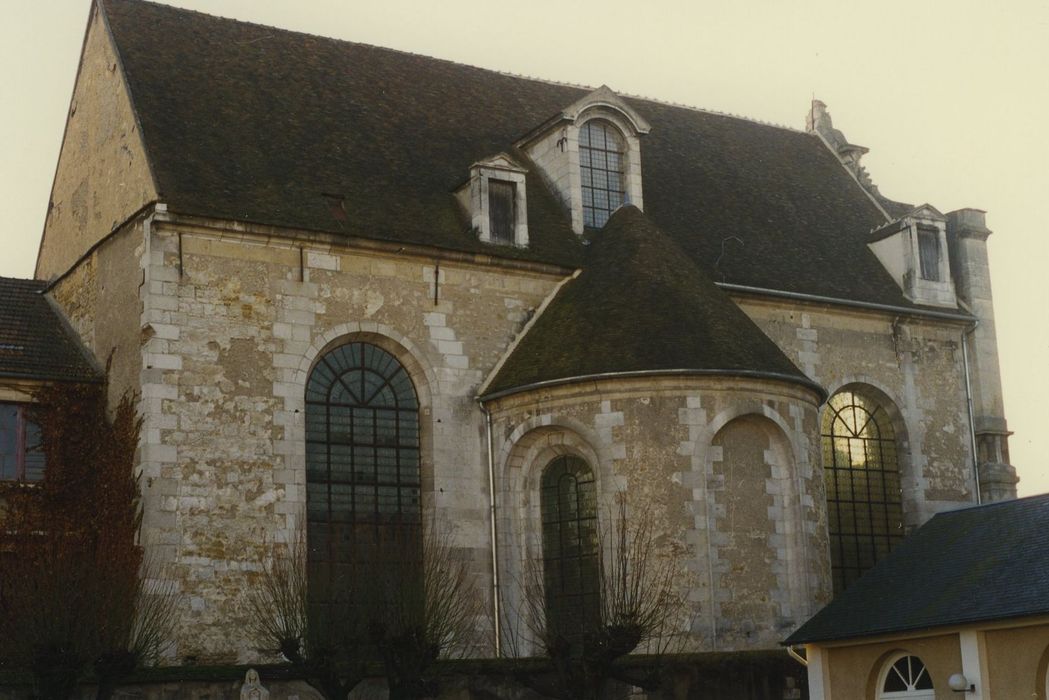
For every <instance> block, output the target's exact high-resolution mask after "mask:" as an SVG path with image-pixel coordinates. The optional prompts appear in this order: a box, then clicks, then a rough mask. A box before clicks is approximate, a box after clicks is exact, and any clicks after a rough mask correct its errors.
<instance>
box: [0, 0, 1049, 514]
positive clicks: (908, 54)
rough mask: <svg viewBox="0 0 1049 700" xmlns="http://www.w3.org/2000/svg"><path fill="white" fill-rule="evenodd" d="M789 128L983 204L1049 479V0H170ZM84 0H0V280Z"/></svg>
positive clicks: (36, 186) (15, 269)
mask: <svg viewBox="0 0 1049 700" xmlns="http://www.w3.org/2000/svg"><path fill="white" fill-rule="evenodd" d="M169 4H173V5H178V6H181V7H187V8H191V9H196V10H200V11H203V12H208V13H209V14H216V15H222V16H226V17H235V18H237V19H243V20H248V21H254V22H259V23H262V24H270V25H275V26H279V27H283V28H287V29H295V30H299V31H306V32H310V33H314V34H321V35H325V36H331V37H336V38H340V39H347V40H351V41H360V42H365V43H370V44H376V45H380V46H388V47H391V48H396V49H402V50H405V51H412V52H415V53H420V54H425V55H429V56H437V57H440V58H445V59H450V60H454V61H459V62H462V63H468V64H472V65H477V66H482V67H485V68H493V69H497V70H503V71H508V72H512V73H517V74H522V75H531V76H537V77H542V78H545V79H550V80H558V81H563V82H570V83H577V84H584V85H590V86H594V87H596V86H598V85H601V84H603V83H607V84H608V85H609V86H610V87H612V89H613V90H616V91H619V92H623V93H627V94H633V95H641V96H645V97H652V98H656V99H660V100H664V101H669V102H678V103H683V104H686V105H691V106H696V107H702V108H704V109H711V110H717V111H722V112H728V113H732V114H738V115H743V116H746V117H750V118H753V119H759V120H762V121H769V122H773V123H777V124H782V125H786V126H791V127H794V128H799V129H800V128H804V117H805V113H806V112H807V110H808V106H809V101H810V99H811V97H812V96H813V95H815V96H816V97H818V98H819V99H821V100H823V101H824V102H826V103H827V105H828V109H829V111H830V113H831V115H832V116H833V118H834V125H835V126H836V127H837V128H839V129H841V130H842V131H844V133H845V135H846V137H848V139H849V140H850V141H851V142H852V143H857V144H861V145H864V146H867V147H868V148H870V149H871V151H870V153H869V154H868V155H867V156H866V157H865V159H864V164H865V165H866V166H867V168H868V170H869V171H870V173H871V175H872V177H873V179H874V182H875V183H877V184H878V185H879V186H880V187H881V190H882V192H883V193H884V194H886V195H887V196H889V197H892V198H894V199H898V200H902V201H907V202H913V203H916V204H917V203H922V202H930V203H931V204H933V205H934V206H936V207H937V208H938V209H940V210H941V211H949V210H952V209H958V208H961V207H975V208H979V209H985V210H987V212H988V214H987V221H988V225H989V227H990V228H991V229H992V230H994V231H995V233H994V235H993V236H991V239H990V243H989V245H990V256H991V270H992V275H993V282H994V295H995V310H996V314H997V324H998V342H999V346H1000V352H1001V364H1002V375H1003V384H1004V391H1005V409H1006V417H1007V419H1008V421H1009V426H1010V428H1011V429H1012V430H1013V431H1015V435H1014V436H1013V437H1012V439H1011V441H1010V448H1011V450H1012V463H1013V464H1014V465H1016V467H1017V469H1018V470H1019V473H1020V476H1021V479H1022V481H1021V482H1020V494H1021V495H1030V494H1033V493H1042V492H1047V491H1049V458H1047V455H1046V453H1047V451H1049V284H1047V279H1049V201H1047V200H1049V128H1047V127H1049V114H1047V112H1049V0H1010V2H1007V3H990V2H986V0H979V1H973V0H934V1H928V2H919V1H916V0H903V1H901V0H881V1H880V2H876V3H875V2H864V3H855V2H847V1H844V0H796V1H795V2H785V1H782V0H778V1H773V0H737V1H735V2H729V1H726V0H716V1H715V0H706V1H705V2H701V1H695V2H671V1H667V0H649V2H647V3H644V4H643V3H639V2H636V1H635V2H629V3H628V2H621V1H619V0H606V1H604V2H600V3H599V2H590V1H589V0H588V1H586V2H566V1H565V0H559V1H557V2H553V1H551V0H529V1H527V2H516V3H515V2H504V3H491V2H464V1H461V0H443V1H441V2H433V1H432V0H426V1H420V2H409V1H407V0H382V1H381V2H377V1H374V0H294V1H291V0H169ZM88 8H89V0H36V1H35V2H29V3H27V2H24V0H0V9H2V10H4V13H3V14H4V18H5V20H4V22H3V23H2V24H0V67H2V68H0V211H3V213H4V218H3V223H0V275H5V276H14V277H30V276H32V274H33V263H34V261H35V257H36V251H37V246H38V244H39V238H40V232H41V230H42V227H43V219H44V213H45V211H46V209H47V201H48V194H49V192H50V186H51V179H52V177H53V175H54V168H55V164H56V162H57V159H58V148H59V145H60V142H61V138H62V128H63V125H64V123H65V114H66V110H67V108H68V105H69V97H70V94H71V92H72V88H73V79H74V77H75V73H76V67H77V59H78V57H79V54H80V46H81V42H82V39H83V32H84V27H85V24H86V20H87V15H88Z"/></svg>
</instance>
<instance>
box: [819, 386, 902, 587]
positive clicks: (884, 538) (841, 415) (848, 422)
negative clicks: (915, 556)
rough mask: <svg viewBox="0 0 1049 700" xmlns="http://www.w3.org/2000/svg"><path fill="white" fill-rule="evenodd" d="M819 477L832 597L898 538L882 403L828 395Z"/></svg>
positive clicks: (898, 511)
mask: <svg viewBox="0 0 1049 700" xmlns="http://www.w3.org/2000/svg"><path fill="white" fill-rule="evenodd" d="M823 474H824V480H825V482H826V489H827V529H828V531H829V533H830V547H831V550H830V551H831V568H832V573H833V576H834V592H835V593H836V594H837V593H840V592H841V591H843V590H844V589H845V587H846V586H848V585H849V584H850V583H852V582H853V581H855V580H856V579H857V578H859V577H860V576H861V575H862V574H863V572H865V571H866V570H867V569H869V568H871V567H872V566H874V564H875V562H877V561H878V560H879V559H881V558H882V557H884V556H885V555H886V554H888V552H889V550H890V549H892V547H893V546H894V545H895V544H896V543H897V542H898V541H899V540H900V539H902V537H903V505H902V500H901V497H900V469H899V464H898V462H897V455H896V435H895V432H894V431H893V428H892V422H891V421H890V419H889V415H888V414H887V413H886V412H885V408H884V407H883V406H882V405H880V404H879V403H877V402H876V401H874V400H873V399H871V398H869V397H867V396H865V395H863V394H861V393H858V392H856V391H852V390H845V391H841V392H839V393H837V394H835V395H834V396H833V397H831V399H830V401H828V402H827V407H826V409H825V412H824V414H823Z"/></svg>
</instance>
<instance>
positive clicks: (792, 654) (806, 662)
mask: <svg viewBox="0 0 1049 700" xmlns="http://www.w3.org/2000/svg"><path fill="white" fill-rule="evenodd" d="M787 653H788V654H790V658H792V659H794V660H795V661H797V662H798V663H799V664H801V665H802V666H808V665H809V660H808V659H806V658H805V657H804V656H802V655H801V654H799V653H798V650H797V649H795V648H794V645H793V644H788V645H787Z"/></svg>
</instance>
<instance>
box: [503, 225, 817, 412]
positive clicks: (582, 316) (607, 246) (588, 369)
mask: <svg viewBox="0 0 1049 700" xmlns="http://www.w3.org/2000/svg"><path fill="white" fill-rule="evenodd" d="M590 241H591V244H590V246H589V247H588V251H587V254H586V260H585V261H584V264H583V271H582V272H581V273H580V275H579V276H578V277H577V278H575V279H573V280H571V281H569V282H567V283H566V284H565V285H564V286H563V287H562V288H561V289H560V291H558V293H557V296H556V297H554V299H553V300H552V301H551V302H550V304H549V305H548V306H547V308H546V309H545V310H544V311H543V313H542V315H541V316H539V317H538V318H537V319H536V322H535V324H534V325H533V326H532V328H531V329H530V330H529V331H528V333H527V335H525V336H524V338H522V339H521V342H520V343H519V344H518V345H517V347H516V348H514V351H513V352H512V353H511V355H510V357H509V358H507V360H506V362H505V363H504V364H503V366H502V368H501V369H500V370H499V373H498V374H497V375H496V378H495V380H494V381H493V382H492V384H491V386H490V387H488V389H487V391H486V393H487V394H488V395H493V394H498V393H500V392H503V391H506V390H508V389H512V388H516V387H521V386H525V385H528V384H532V383H535V382H546V381H554V380H558V379H565V378H569V377H582V376H592V375H595V374H602V373H606V372H641V371H659V370H693V371H701V372H717V373H729V374H737V375H748V374H753V373H761V374H773V375H778V376H780V377H781V378H783V379H787V380H788V381H795V382H800V383H804V384H807V385H810V386H813V387H814V388H816V387H815V385H814V384H813V383H812V382H811V380H809V379H808V378H806V377H805V375H804V374H803V373H802V372H801V370H799V369H798V368H797V367H795V366H794V364H793V363H791V361H790V360H789V359H787V356H786V355H784V354H783V352H782V351H781V350H780V349H779V348H778V347H777V346H776V344H775V343H773V342H772V341H771V340H769V338H768V337H767V336H766V335H765V334H764V333H762V332H761V330H760V329H759V328H758V327H757V326H756V325H755V324H754V322H753V321H751V320H750V318H749V317H747V315H746V314H745V313H743V311H742V310H740V308H739V307H738V306H736V304H735V303H734V302H733V301H732V300H731V299H730V298H729V297H728V295H727V294H725V293H724V292H722V291H721V290H720V289H718V288H717V286H715V285H714V283H713V282H711V281H710V279H709V278H708V277H707V276H706V275H705V274H704V273H703V272H701V271H700V270H699V269H698V268H697V267H696V266H695V265H694V264H693V263H692V262H691V261H690V260H689V258H688V256H686V255H684V253H682V251H681V249H680V248H679V247H678V246H677V244H675V243H674V241H672V240H671V239H670V237H669V236H667V235H666V234H664V233H663V232H662V231H660V230H659V228H658V227H656V226H655V225H654V224H653V223H652V221H651V220H650V219H649V217H648V216H646V215H645V214H643V213H641V211H639V210H638V209H637V208H636V207H633V206H627V207H623V208H622V209H620V210H618V211H617V212H616V213H615V214H614V215H613V216H612V218H611V219H609V222H608V224H607V225H606V226H605V228H604V229H603V230H601V231H600V232H597V233H595V234H593V235H592V236H591V237H590Z"/></svg>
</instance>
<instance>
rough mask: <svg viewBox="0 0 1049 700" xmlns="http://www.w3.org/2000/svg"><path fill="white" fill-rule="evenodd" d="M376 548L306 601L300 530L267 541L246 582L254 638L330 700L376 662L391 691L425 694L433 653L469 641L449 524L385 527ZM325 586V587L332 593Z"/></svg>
mask: <svg viewBox="0 0 1049 700" xmlns="http://www.w3.org/2000/svg"><path fill="white" fill-rule="evenodd" d="M381 544H382V546H381V547H379V548H378V549H379V550H381V551H383V552H386V553H387V554H386V555H385V556H382V557H376V556H368V557H363V559H365V560H366V562H367V563H366V564H365V563H363V562H362V563H360V564H358V565H356V566H353V567H351V568H350V569H348V570H347V572H348V573H347V575H345V576H342V577H339V578H338V579H336V580H335V581H334V582H333V584H332V585H331V587H332V588H334V589H336V590H335V591H331V592H329V597H328V602H326V604H324V605H323V606H318V605H315V604H311V597H310V581H309V574H308V565H307V550H306V544H305V542H304V537H302V536H299V537H298V538H297V539H296V541H295V542H294V544H292V545H290V546H281V547H278V548H277V549H276V550H275V553H274V557H273V561H272V562H271V563H270V565H269V566H268V567H267V568H266V569H265V570H264V572H263V573H262V575H261V577H260V581H259V584H258V585H257V586H254V587H253V588H252V589H251V590H250V592H249V601H250V605H251V608H252V612H253V616H254V618H255V620H256V622H255V624H254V628H253V632H254V636H255V639H256V641H257V643H258V644H259V645H260V646H261V647H262V648H263V649H264V650H269V651H278V652H279V653H280V654H282V655H283V656H284V658H286V659H287V660H288V661H289V662H291V663H292V665H294V666H296V667H297V668H299V669H300V670H301V671H302V673H303V675H304V677H305V678H306V680H307V682H308V683H310V685H312V686H313V687H314V688H316V689H317V690H318V691H320V692H321V693H322V694H323V695H324V696H325V697H327V698H329V699H330V700H335V699H336V698H338V700H342V699H343V698H345V697H346V695H347V693H349V692H350V691H351V690H352V689H353V688H354V687H355V686H356V685H358V684H359V683H360V682H361V681H362V680H364V679H365V677H367V676H368V675H369V671H371V670H373V669H375V670H381V673H383V675H385V677H386V681H387V684H388V687H389V691H390V698H391V700H407V699H411V698H423V697H430V696H431V695H434V694H435V693H436V691H437V680H436V677H435V675H434V674H433V669H434V665H435V662H437V660H438V659H440V658H442V657H448V656H455V655H462V654H465V653H467V652H468V651H469V650H471V649H472V648H473V645H474V644H475V643H476V632H477V630H476V625H477V623H478V621H479V620H480V619H482V617H483V616H482V610H481V601H480V597H479V596H478V595H477V592H476V590H475V589H474V586H473V584H472V579H471V576H470V572H469V568H468V562H467V560H465V559H463V558H461V557H459V556H457V550H456V548H455V547H454V544H453V542H452V538H451V535H450V531H448V530H446V529H445V530H442V529H441V528H440V527H439V526H437V525H436V524H431V526H430V527H429V528H426V529H425V531H424V532H422V533H420V532H419V527H418V525H408V526H401V527H389V528H386V529H384V530H383V533H382V535H381ZM332 594H334V595H332Z"/></svg>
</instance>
